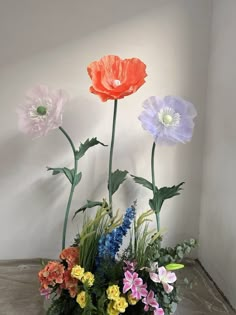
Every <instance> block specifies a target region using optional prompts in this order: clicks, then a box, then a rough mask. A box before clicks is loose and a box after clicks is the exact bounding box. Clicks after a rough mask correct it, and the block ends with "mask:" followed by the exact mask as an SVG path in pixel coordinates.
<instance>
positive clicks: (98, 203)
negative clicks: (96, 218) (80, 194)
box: [73, 200, 108, 219]
mask: <svg viewBox="0 0 236 315" xmlns="http://www.w3.org/2000/svg"><path fill="white" fill-rule="evenodd" d="M103 203H104V201H92V200H87V203H86V204H85V205H84V206H82V207H80V208H79V209H78V210H76V211H75V214H74V216H73V219H74V217H75V216H76V215H77V214H78V213H79V212H81V211H83V212H84V211H85V210H86V209H87V208H93V207H96V206H102V205H103ZM106 206H108V205H107V203H106Z"/></svg>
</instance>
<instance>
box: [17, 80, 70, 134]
mask: <svg viewBox="0 0 236 315" xmlns="http://www.w3.org/2000/svg"><path fill="white" fill-rule="evenodd" d="M67 99H68V98H67V95H66V93H65V92H64V91H63V90H49V88H48V87H47V86H44V85H39V86H36V87H35V88H33V89H32V90H31V91H29V92H28V93H27V95H26V102H25V104H24V105H21V106H20V107H19V108H18V110H17V112H18V116H19V128H20V130H21V131H22V132H24V133H26V134H30V135H32V136H33V137H40V136H44V135H46V134H47V133H48V131H49V130H51V129H55V128H58V127H59V126H60V125H61V124H62V110H63V107H64V104H65V103H66V101H67Z"/></svg>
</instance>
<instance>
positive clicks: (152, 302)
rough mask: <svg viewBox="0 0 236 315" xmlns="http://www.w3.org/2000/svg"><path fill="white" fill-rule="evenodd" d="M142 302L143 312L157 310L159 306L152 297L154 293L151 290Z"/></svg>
mask: <svg viewBox="0 0 236 315" xmlns="http://www.w3.org/2000/svg"><path fill="white" fill-rule="evenodd" d="M142 302H143V303H144V304H145V306H144V311H145V312H147V311H148V310H149V308H150V307H153V308H158V307H159V304H158V303H157V300H156V299H155V297H154V292H153V291H152V290H151V291H150V292H149V293H148V295H147V296H146V297H145V298H143V299H142Z"/></svg>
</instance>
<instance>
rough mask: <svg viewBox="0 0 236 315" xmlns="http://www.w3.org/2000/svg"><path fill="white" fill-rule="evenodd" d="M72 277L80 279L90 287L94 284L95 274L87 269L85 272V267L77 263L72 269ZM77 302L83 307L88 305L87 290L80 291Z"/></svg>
mask: <svg viewBox="0 0 236 315" xmlns="http://www.w3.org/2000/svg"><path fill="white" fill-rule="evenodd" d="M71 277H73V278H76V279H78V280H80V281H81V282H82V283H83V284H85V285H87V286H88V287H92V286H93V284H94V275H93V274H92V272H90V271H87V272H84V268H82V267H81V266H79V265H75V266H74V267H73V268H72V270H71ZM76 302H77V303H78V304H79V306H80V307H81V308H85V306H86V292H85V291H81V292H79V293H78V295H77V297H76Z"/></svg>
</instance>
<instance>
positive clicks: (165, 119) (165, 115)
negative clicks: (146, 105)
mask: <svg viewBox="0 0 236 315" xmlns="http://www.w3.org/2000/svg"><path fill="white" fill-rule="evenodd" d="M157 116H158V117H157V118H158V120H159V121H160V122H161V123H162V124H163V125H164V126H165V127H175V126H178V125H179V123H180V114H179V113H176V112H175V111H174V109H173V108H170V107H164V108H162V109H161V110H160V111H159V113H158V114H157Z"/></svg>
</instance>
